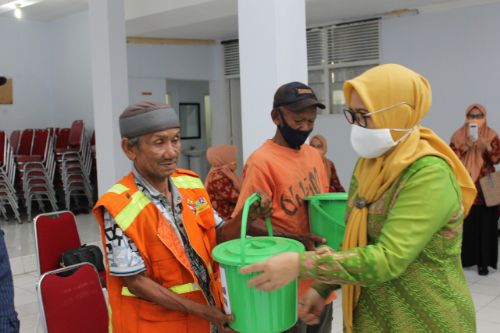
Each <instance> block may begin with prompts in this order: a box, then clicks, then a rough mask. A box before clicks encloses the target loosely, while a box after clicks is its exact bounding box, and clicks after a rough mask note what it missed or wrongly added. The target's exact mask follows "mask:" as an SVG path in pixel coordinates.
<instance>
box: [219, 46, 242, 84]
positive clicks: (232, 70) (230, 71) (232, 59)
mask: <svg viewBox="0 0 500 333" xmlns="http://www.w3.org/2000/svg"><path fill="white" fill-rule="evenodd" d="M221 44H222V45H223V46H224V75H226V76H230V75H239V74H240V50H239V43H238V40H231V41H224V42H222V43H221Z"/></svg>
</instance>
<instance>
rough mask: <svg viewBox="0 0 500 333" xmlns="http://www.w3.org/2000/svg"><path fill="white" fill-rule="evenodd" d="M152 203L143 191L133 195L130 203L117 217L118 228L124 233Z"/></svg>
mask: <svg viewBox="0 0 500 333" xmlns="http://www.w3.org/2000/svg"><path fill="white" fill-rule="evenodd" d="M150 202H151V201H150V200H149V199H148V197H147V196H146V195H144V193H142V192H141V191H137V192H135V193H134V194H132V197H131V200H130V202H129V203H128V204H127V205H126V206H125V207H124V208H123V209H122V210H121V211H120V213H118V215H116V216H115V221H116V223H117V224H118V226H120V228H121V229H122V230H123V231H125V230H127V228H128V227H130V225H131V224H132V222H134V220H135V218H136V217H137V216H138V215H139V214H140V213H141V211H142V210H143V209H144V207H146V206H147V205H148V204H149V203H150Z"/></svg>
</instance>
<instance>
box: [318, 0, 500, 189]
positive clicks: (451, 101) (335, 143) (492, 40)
mask: <svg viewBox="0 0 500 333" xmlns="http://www.w3.org/2000/svg"><path fill="white" fill-rule="evenodd" d="M498 13H500V4H492V5H483V6H477V7H467V8H460V9H454V10H448V11H440V12H434V13H421V14H419V15H415V16H405V17H400V18H391V19H384V20H383V21H382V33H381V43H382V45H381V49H382V59H381V60H382V61H381V62H382V63H399V64H402V65H405V66H407V67H410V68H412V69H414V70H415V71H417V72H419V73H421V74H422V75H424V76H426V77H427V79H429V81H430V83H431V86H432V90H433V105H432V108H431V111H430V112H429V114H428V115H427V117H426V118H425V119H424V121H423V125H424V126H427V127H430V128H432V129H433V130H434V131H435V132H436V133H437V134H438V135H439V136H440V137H441V138H443V139H444V140H445V141H447V142H449V140H450V137H451V135H452V134H453V132H454V131H455V130H456V129H457V128H458V127H459V126H461V125H462V123H463V121H464V112H465V109H466V108H467V106H468V105H470V104H472V103H475V102H478V103H482V104H483V105H485V106H486V108H487V109H488V110H489V113H488V124H489V125H490V126H491V127H493V128H495V129H496V130H497V131H499V132H500V112H499V111H500V99H498V96H499V88H498V87H499V81H500V38H499V35H498V33H499V31H500V21H499V20H498ZM314 133H321V134H323V135H325V136H326V137H327V140H328V144H329V151H328V157H330V158H331V159H333V161H334V162H335V165H336V167H337V172H338V174H339V177H340V179H341V181H342V184H343V185H344V186H345V187H347V186H348V181H349V179H350V176H351V174H352V169H353V167H354V163H355V162H356V159H357V156H356V155H355V153H354V152H353V150H352V148H351V145H350V139H349V135H350V128H349V126H348V124H347V122H346V121H345V119H344V117H343V116H342V115H333V116H331V115H330V116H318V119H317V120H316V126H315V129H314Z"/></svg>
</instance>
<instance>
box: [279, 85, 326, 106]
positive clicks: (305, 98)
mask: <svg viewBox="0 0 500 333" xmlns="http://www.w3.org/2000/svg"><path fill="white" fill-rule="evenodd" d="M280 106H284V107H286V108H287V109H289V110H291V111H296V112H298V111H302V110H304V109H306V108H308V107H311V106H316V107H318V108H320V109H324V108H325V105H324V104H323V103H321V102H320V101H318V98H317V97H316V94H315V93H314V91H313V90H312V88H311V87H309V86H307V85H305V84H304V83H301V82H296V81H295V82H290V83H286V84H284V85H282V86H281V87H279V88H278V90H276V93H275V94H274V102H273V108H277V107H280Z"/></svg>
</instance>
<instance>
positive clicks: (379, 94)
mask: <svg viewBox="0 0 500 333" xmlns="http://www.w3.org/2000/svg"><path fill="white" fill-rule="evenodd" d="M352 90H356V92H357V93H358V94H359V96H360V97H361V100H362V101H363V103H364V105H365V107H366V109H367V110H368V111H369V112H374V111H377V110H380V109H382V108H384V107H388V106H391V105H395V104H398V103H400V102H406V103H408V104H410V105H412V106H413V108H412V107H409V106H408V105H404V104H403V105H400V106H398V107H394V108H391V109H389V110H387V111H383V112H379V113H377V114H374V115H373V117H371V119H372V120H373V123H374V124H375V127H376V128H408V129H410V128H413V127H415V130H414V131H413V132H412V133H411V134H410V135H409V136H408V137H407V138H406V139H404V140H403V141H401V142H400V143H399V144H398V145H397V146H396V147H395V148H393V149H392V150H390V151H389V152H387V153H386V154H384V155H382V156H380V157H378V158H373V159H365V158H361V159H360V160H359V162H358V164H357V167H356V170H355V171H354V176H355V177H356V178H357V180H358V190H357V193H354V194H353V195H354V196H355V197H356V198H361V199H363V200H364V201H365V202H366V203H367V205H369V204H370V203H372V202H374V201H376V200H377V199H378V198H380V196H381V195H382V194H383V193H384V192H385V191H387V190H388V188H389V187H390V186H391V184H392V183H393V182H394V181H395V180H396V179H397V178H398V177H399V175H400V174H401V172H403V170H405V169H406V168H407V167H408V166H410V165H411V164H412V163H413V162H415V161H416V160H417V159H419V158H420V157H422V156H426V155H435V156H439V157H441V158H443V159H444V160H446V161H447V162H448V164H449V165H450V166H451V168H452V169H453V171H454V173H455V175H456V177H457V180H458V183H459V185H460V188H461V190H462V204H463V207H464V210H465V214H467V213H468V212H469V209H470V207H471V205H472V203H473V201H474V198H475V196H476V189H475V186H474V182H473V181H472V179H471V177H470V176H469V173H468V172H467V170H466V169H465V167H464V166H463V164H462V163H461V162H460V160H459V159H458V157H457V156H456V155H455V153H454V152H453V151H452V150H451V149H450V147H449V146H448V145H447V144H446V143H445V142H444V141H443V140H441V139H440V138H439V137H438V136H437V135H436V134H435V133H434V132H432V131H431V130H430V129H428V128H425V127H422V126H420V121H421V120H422V119H423V118H424V117H425V115H426V114H427V113H428V112H429V109H430V107H431V102H432V92H431V87H430V84H429V82H428V81H427V79H426V78H424V77H423V76H421V75H419V74H418V73H416V72H414V71H412V70H410V69H408V68H405V67H403V66H401V65H396V64H387V65H381V66H377V67H374V68H371V69H369V70H367V71H366V72H364V73H363V74H361V75H360V76H358V77H356V78H354V79H352V80H349V81H346V82H345V84H344V97H345V100H346V104H347V105H350V98H351V92H352ZM402 134H404V133H401V132H397V134H396V135H398V137H400V136H401V135H402ZM396 139H397V138H396ZM367 218H368V209H367V207H364V208H356V207H354V208H353V210H352V212H351V214H350V215H349V218H348V221H347V226H346V232H345V235H344V241H343V245H342V250H343V251H345V250H349V249H352V248H355V247H365V246H366V243H367ZM360 294H361V287H359V286H352V285H347V286H343V287H342V307H343V315H344V326H345V328H346V330H347V332H352V315H353V311H354V308H355V307H356V304H357V302H358V300H359V296H360Z"/></svg>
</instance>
